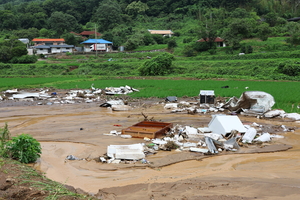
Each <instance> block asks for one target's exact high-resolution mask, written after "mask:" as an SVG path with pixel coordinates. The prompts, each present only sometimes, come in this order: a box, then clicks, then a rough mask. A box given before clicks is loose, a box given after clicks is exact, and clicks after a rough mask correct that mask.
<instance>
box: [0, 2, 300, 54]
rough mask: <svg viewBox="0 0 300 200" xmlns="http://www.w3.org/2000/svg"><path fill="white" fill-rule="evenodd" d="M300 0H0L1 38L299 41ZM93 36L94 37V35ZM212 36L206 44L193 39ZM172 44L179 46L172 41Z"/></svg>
mask: <svg viewBox="0 0 300 200" xmlns="http://www.w3.org/2000/svg"><path fill="white" fill-rule="evenodd" d="M299 5H300V0H271V1H270V0H176V1H175V0H139V1H133V0H85V1H82V0H33V1H30V0H10V1H8V0H0V22H1V23H0V38H4V39H9V38H10V37H11V36H14V37H17V38H29V39H33V38H36V37H49V38H57V37H63V38H65V40H66V43H68V44H74V45H78V44H79V43H80V42H81V41H82V40H83V39H82V38H80V37H76V36H75V35H73V34H71V33H70V32H71V31H73V32H77V33H80V32H81V31H83V30H94V29H95V27H96V28H97V31H98V32H100V33H102V34H103V35H102V38H103V39H107V40H109V41H112V42H113V43H114V46H115V47H117V46H119V45H125V47H126V49H127V50H132V49H135V48H137V47H138V46H140V45H152V44H161V43H168V42H169V41H170V39H169V38H164V39H162V38H159V37H157V36H153V35H150V34H149V33H148V31H147V29H164V30H166V29H171V30H173V31H174V32H175V34H174V35H175V37H184V41H183V42H185V43H187V45H186V46H187V47H186V52H189V50H190V49H191V45H193V49H194V50H197V51H202V50H208V49H213V46H214V45H213V41H214V39H215V38H216V37H218V36H220V37H222V38H224V39H225V40H226V42H227V44H229V45H230V46H231V47H232V48H234V49H235V48H239V47H240V45H239V42H240V41H241V40H242V39H243V38H249V37H259V38H260V39H262V40H266V39H267V38H268V36H291V40H290V41H291V42H293V43H294V44H297V43H298V41H297V37H298V32H299V30H300V28H299V23H297V22H290V23H288V22H287V19H288V18H292V17H297V16H298V14H299V11H300V10H299V9H297V8H299ZM91 37H93V36H91ZM200 38H208V39H207V40H206V42H205V43H201V44H199V43H191V42H192V41H195V40H197V39H200ZM173 46H176V44H175V45H173Z"/></svg>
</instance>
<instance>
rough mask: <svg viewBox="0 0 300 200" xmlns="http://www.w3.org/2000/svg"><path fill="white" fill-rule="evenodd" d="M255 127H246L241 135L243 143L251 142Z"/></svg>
mask: <svg viewBox="0 0 300 200" xmlns="http://www.w3.org/2000/svg"><path fill="white" fill-rule="evenodd" d="M256 133H257V131H256V129H255V128H249V129H247V131H246V133H245V134H244V136H243V138H242V139H243V143H251V142H252V140H253V139H254V137H255V136H256Z"/></svg>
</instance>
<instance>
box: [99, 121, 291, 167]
mask: <svg viewBox="0 0 300 200" xmlns="http://www.w3.org/2000/svg"><path fill="white" fill-rule="evenodd" d="M274 128H275V129H276V131H280V132H287V131H294V129H293V128H287V127H285V126H284V125H282V126H277V127H274ZM267 130H270V128H269V129H268V128H267V127H264V126H263V125H259V124H257V123H252V124H246V125H244V124H242V122H241V121H240V119H239V118H238V117H237V116H231V115H213V116H212V119H211V121H210V123H209V124H208V127H198V128H196V127H192V126H182V125H179V124H177V125H175V126H174V127H172V128H171V129H170V130H169V131H168V132H167V133H166V134H165V135H164V136H163V137H161V138H148V137H144V138H143V139H144V143H140V144H132V145H110V146H108V149H107V154H106V155H104V156H101V157H100V160H101V162H104V163H136V162H141V163H145V164H149V162H148V161H147V160H146V156H148V155H152V154H156V153H157V152H158V151H160V150H163V151H171V150H172V149H175V151H177V152H184V151H191V152H197V153H201V154H203V155H212V154H219V153H220V152H228V151H231V152H239V150H240V149H241V148H248V147H249V145H252V146H253V147H255V145H258V146H260V147H261V146H262V145H266V143H270V142H272V140H273V139H278V138H283V137H284V136H282V135H276V134H274V133H269V132H267ZM270 131H272V130H270ZM274 132H275V131H274ZM106 135H115V136H122V135H123V134H121V132H117V131H113V133H112V132H111V133H110V134H106ZM124 136H126V137H124V138H127V137H128V136H130V135H124ZM129 138H130V137H129Z"/></svg>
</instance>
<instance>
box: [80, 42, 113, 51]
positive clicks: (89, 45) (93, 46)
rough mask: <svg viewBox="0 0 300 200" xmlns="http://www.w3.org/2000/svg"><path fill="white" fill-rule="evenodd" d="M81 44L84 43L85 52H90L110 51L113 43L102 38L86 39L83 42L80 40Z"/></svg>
mask: <svg viewBox="0 0 300 200" xmlns="http://www.w3.org/2000/svg"><path fill="white" fill-rule="evenodd" d="M81 44H84V51H85V52H91V51H96V50H97V51H106V52H110V51H112V45H113V43H112V42H110V41H107V40H104V39H88V40H86V41H84V42H81Z"/></svg>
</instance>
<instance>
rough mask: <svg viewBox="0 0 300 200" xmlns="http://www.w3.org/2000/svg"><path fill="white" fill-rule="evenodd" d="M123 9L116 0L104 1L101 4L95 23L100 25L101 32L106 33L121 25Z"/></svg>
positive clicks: (96, 13)
mask: <svg viewBox="0 0 300 200" xmlns="http://www.w3.org/2000/svg"><path fill="white" fill-rule="evenodd" d="M121 13H122V10H121V7H120V5H119V4H118V2H117V1H115V0H104V1H101V2H100V3H99V6H98V9H97V10H96V12H95V14H94V16H93V21H94V22H96V23H97V24H99V30H100V31H101V32H102V31H106V30H109V29H112V28H113V27H114V26H116V25H118V24H121V21H122V18H121Z"/></svg>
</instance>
